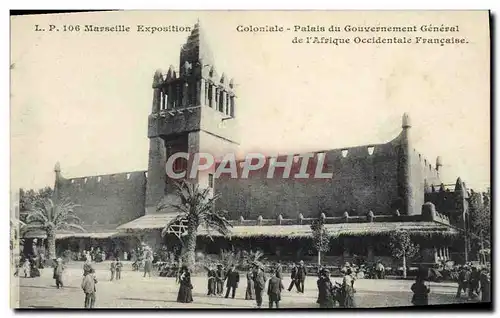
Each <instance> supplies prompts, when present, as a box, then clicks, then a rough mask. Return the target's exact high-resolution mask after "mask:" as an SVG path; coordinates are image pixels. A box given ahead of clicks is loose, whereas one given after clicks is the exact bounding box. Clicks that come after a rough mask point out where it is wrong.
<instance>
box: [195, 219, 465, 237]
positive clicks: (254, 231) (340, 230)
mask: <svg viewBox="0 0 500 318" xmlns="http://www.w3.org/2000/svg"><path fill="white" fill-rule="evenodd" d="M325 229H326V230H327V232H328V234H329V235H330V236H332V237H338V236H342V235H376V234H389V233H393V232H395V231H397V230H403V231H409V232H413V233H419V234H423V233H435V232H442V233H443V234H457V233H458V231H457V230H456V229H454V228H452V227H449V226H447V225H443V224H440V223H436V222H373V223H368V222H367V223H342V224H325ZM230 231H231V234H230V236H231V237H259V236H262V237H287V238H300V237H311V236H312V231H311V227H310V226H309V225H263V226H258V225H257V226H234V227H232V228H230ZM198 234H199V235H208V234H209V233H208V232H207V231H206V229H204V228H200V229H199V230H198ZM210 235H211V236H221V234H220V233H218V232H216V231H210Z"/></svg>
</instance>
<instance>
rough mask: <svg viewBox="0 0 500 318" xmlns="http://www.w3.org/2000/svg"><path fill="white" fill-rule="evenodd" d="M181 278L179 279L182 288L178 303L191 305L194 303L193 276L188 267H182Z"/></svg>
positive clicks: (180, 288)
mask: <svg viewBox="0 0 500 318" xmlns="http://www.w3.org/2000/svg"><path fill="white" fill-rule="evenodd" d="M181 272H182V274H181V277H180V278H179V282H180V286H179V293H178V294H177V302H178V303H191V302H193V285H192V284H191V274H190V273H189V269H188V268H187V266H185V265H184V266H182V268H181Z"/></svg>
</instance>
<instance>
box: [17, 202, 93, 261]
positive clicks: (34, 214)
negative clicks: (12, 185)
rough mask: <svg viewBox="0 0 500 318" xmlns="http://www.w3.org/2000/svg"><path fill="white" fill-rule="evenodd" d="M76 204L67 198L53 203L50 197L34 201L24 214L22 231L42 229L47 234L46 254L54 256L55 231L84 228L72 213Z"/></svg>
mask: <svg viewBox="0 0 500 318" xmlns="http://www.w3.org/2000/svg"><path fill="white" fill-rule="evenodd" d="M75 207H77V205H76V204H73V203H71V202H70V201H68V200H61V201H60V202H57V203H55V202H54V201H53V200H52V199H43V200H38V201H36V202H35V204H34V205H33V207H32V208H31V209H30V210H29V211H28V213H27V216H26V225H25V226H24V227H23V228H22V231H23V232H24V233H27V232H31V231H44V232H45V233H46V235H47V244H48V254H49V255H48V256H49V258H50V259H54V258H55V257H56V233H57V231H60V230H79V231H81V232H85V230H84V229H83V228H82V227H81V226H80V225H79V224H80V223H81V220H80V218H79V217H77V216H76V215H75V213H74V209H75Z"/></svg>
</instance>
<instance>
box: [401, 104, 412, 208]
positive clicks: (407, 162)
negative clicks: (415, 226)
mask: <svg viewBox="0 0 500 318" xmlns="http://www.w3.org/2000/svg"><path fill="white" fill-rule="evenodd" d="M401 128H402V129H403V131H402V132H401V138H400V145H399V154H398V155H399V167H398V183H399V184H398V188H399V196H400V197H401V198H402V200H403V202H402V204H403V207H402V208H403V211H402V212H403V214H405V215H411V214H415V213H416V211H415V197H414V194H415V193H414V190H415V189H413V184H412V178H411V173H412V162H411V161H412V160H411V159H412V152H411V149H412V147H411V138H410V128H411V121H410V116H409V115H408V114H407V113H404V114H403V119H402V125H401Z"/></svg>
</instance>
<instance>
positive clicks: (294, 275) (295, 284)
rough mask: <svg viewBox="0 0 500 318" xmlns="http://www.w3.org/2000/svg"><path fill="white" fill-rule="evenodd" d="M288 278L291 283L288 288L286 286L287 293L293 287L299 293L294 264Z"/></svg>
mask: <svg viewBox="0 0 500 318" xmlns="http://www.w3.org/2000/svg"><path fill="white" fill-rule="evenodd" d="M290 278H291V279H292V281H291V282H290V286H288V291H291V290H292V288H293V286H295V287H296V288H297V292H299V291H300V289H299V288H300V287H299V283H298V281H297V265H296V264H295V263H293V264H292V269H291V272H290Z"/></svg>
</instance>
